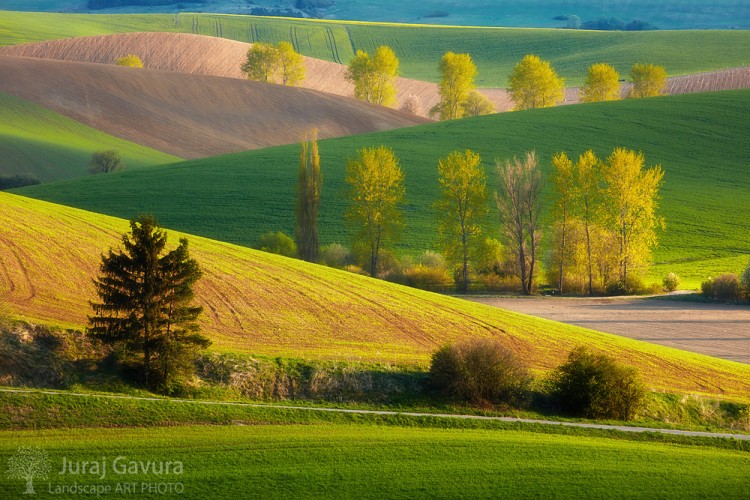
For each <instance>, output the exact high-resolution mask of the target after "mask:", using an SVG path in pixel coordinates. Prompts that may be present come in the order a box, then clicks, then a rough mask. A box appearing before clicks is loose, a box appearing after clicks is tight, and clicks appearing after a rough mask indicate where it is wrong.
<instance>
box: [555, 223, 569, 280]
mask: <svg viewBox="0 0 750 500" xmlns="http://www.w3.org/2000/svg"><path fill="white" fill-rule="evenodd" d="M567 223H568V215H567V213H566V211H565V210H563V224H562V241H561V243H560V277H559V278H558V281H557V291H558V292H560V295H562V293H563V271H564V269H563V267H564V265H565V231H566V230H567Z"/></svg>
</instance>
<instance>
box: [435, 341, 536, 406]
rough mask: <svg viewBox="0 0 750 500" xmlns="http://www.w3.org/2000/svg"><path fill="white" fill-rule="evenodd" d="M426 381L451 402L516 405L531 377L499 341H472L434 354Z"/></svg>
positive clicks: (521, 399)
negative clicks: (455, 400) (456, 400)
mask: <svg viewBox="0 0 750 500" xmlns="http://www.w3.org/2000/svg"><path fill="white" fill-rule="evenodd" d="M430 381H431V383H432V386H433V387H434V388H435V389H436V390H437V391H438V392H440V393H442V394H443V395H444V396H446V397H449V398H452V399H458V400H463V401H468V402H471V403H474V404H480V405H487V404H509V405H520V404H522V403H523V402H524V401H525V400H526V397H527V394H528V390H529V385H530V383H531V377H530V376H529V372H528V369H527V367H526V365H525V364H524V363H523V362H522V361H521V360H520V359H519V358H518V356H516V355H515V354H514V353H513V351H511V350H509V349H507V348H506V347H504V346H503V345H502V344H501V343H500V342H499V341H497V340H491V339H477V338H473V339H468V340H464V341H461V342H457V343H455V344H450V345H446V346H444V347H442V348H440V349H439V350H438V351H437V352H435V354H433V356H432V365H431V367H430Z"/></svg>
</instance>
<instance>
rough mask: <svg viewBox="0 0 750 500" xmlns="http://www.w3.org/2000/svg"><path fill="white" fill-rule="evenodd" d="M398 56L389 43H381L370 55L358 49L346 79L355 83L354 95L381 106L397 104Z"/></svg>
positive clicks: (347, 71) (350, 63)
mask: <svg viewBox="0 0 750 500" xmlns="http://www.w3.org/2000/svg"><path fill="white" fill-rule="evenodd" d="M397 76H398V58H397V57H396V54H395V53H394V52H393V50H392V49H391V48H390V47H388V46H387V45H381V46H380V47H378V48H377V49H376V50H375V55H374V56H373V57H370V54H368V53H367V52H365V51H362V50H358V51H357V54H356V55H355V56H354V58H353V59H352V60H351V61H350V62H349V66H348V68H347V70H346V79H347V80H349V81H350V82H352V83H353V84H354V97H356V98H357V99H360V100H362V101H365V102H370V103H373V104H378V105H380V106H393V105H394V104H396V77H397Z"/></svg>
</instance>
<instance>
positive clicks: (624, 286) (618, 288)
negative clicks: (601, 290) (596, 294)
mask: <svg viewBox="0 0 750 500" xmlns="http://www.w3.org/2000/svg"><path fill="white" fill-rule="evenodd" d="M605 292H606V294H607V295H609V296H613V295H640V294H643V293H645V292H646V285H645V284H644V283H643V280H642V279H641V278H639V277H637V276H633V275H630V276H628V280H627V281H626V282H625V283H623V282H622V281H613V282H611V283H609V284H608V285H607V287H606V289H605Z"/></svg>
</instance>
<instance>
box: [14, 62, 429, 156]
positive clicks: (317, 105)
mask: <svg viewBox="0 0 750 500" xmlns="http://www.w3.org/2000/svg"><path fill="white" fill-rule="evenodd" d="M0 92H6V93H8V94H11V95H14V96H17V97H21V98H23V99H28V100H30V101H33V102H35V103H37V104H39V105H41V106H45V107H47V108H50V109H52V110H54V111H57V112H58V113H61V114H63V115H66V116H68V117H70V118H72V119H74V120H78V121H80V122H82V123H85V124H86V125H88V126H90V127H93V128H96V129H98V130H102V131H104V132H107V133H109V134H111V135H114V136H117V137H120V138H123V139H127V140H130V141H133V142H136V143H138V144H142V145H146V146H149V147H152V148H154V149H158V150H160V151H164V152H166V153H170V154H173V155H176V156H180V157H183V158H200V157H205V156H213V155H218V154H224V153H232V152H236V151H243V150H247V149H255V148H263V147H268V146H277V145H281V144H291V143H295V142H298V141H300V139H301V138H302V137H303V135H304V134H306V133H308V132H309V131H310V130H312V129H313V128H317V129H318V130H319V136H320V137H321V138H329V137H340V136H348V135H354V134H362V133H366V132H374V131H379V130H388V129H393V128H400V127H408V126H412V125H418V124H422V123H425V122H427V120H426V119H424V118H419V117H416V116H414V115H411V114H408V113H403V112H400V111H396V110H392V109H388V108H383V107H380V106H374V105H370V104H367V103H363V102H361V101H357V100H355V99H353V98H344V97H341V96H334V95H330V94H325V93H322V92H316V91H313V90H309V89H301V88H290V87H284V86H281V85H271V84H266V83H260V82H251V81H247V80H240V79H235V78H219V77H214V76H206V75H200V74H185V73H175V72H168V71H157V70H153V69H146V68H143V69H141V68H128V67H122V66H116V65H109V64H93V63H83V62H72V61H58V60H52V59H39V58H32V57H13V56H0Z"/></svg>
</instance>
